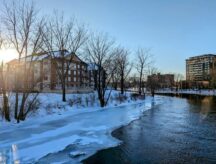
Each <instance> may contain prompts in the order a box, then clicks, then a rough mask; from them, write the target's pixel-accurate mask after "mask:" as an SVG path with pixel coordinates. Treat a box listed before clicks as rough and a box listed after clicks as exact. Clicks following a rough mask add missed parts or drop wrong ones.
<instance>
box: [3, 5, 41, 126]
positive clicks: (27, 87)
mask: <svg viewBox="0 0 216 164" xmlns="http://www.w3.org/2000/svg"><path fill="white" fill-rule="evenodd" d="M37 15H38V11H37V9H36V8H35V5H34V3H32V2H27V1H12V2H11V3H4V11H3V22H4V25H5V29H6V35H7V40H8V42H9V43H10V45H11V46H12V48H14V49H15V50H16V51H17V53H18V56H17V59H18V64H17V66H18V68H17V69H16V70H15V80H14V81H15V82H14V83H15V84H14V85H15V86H14V87H15V110H14V111H15V112H14V117H15V119H17V122H19V121H20V120H25V118H26V116H27V114H28V113H29V112H30V110H31V106H32V105H31V104H34V102H35V100H36V97H37V96H38V94H32V95H31V92H32V89H33V86H34V85H33V82H32V83H30V81H31V80H32V79H31V78H32V76H31V73H32V72H31V71H32V68H33V54H36V53H37V52H38V51H39V50H40V47H41V44H42V26H43V21H42V20H40V19H39V18H38V16H37ZM28 55H31V56H30V57H29V56H28ZM30 95H31V96H30ZM29 97H31V98H29ZM32 97H33V98H32ZM30 99H31V100H30ZM19 103H20V104H19Z"/></svg>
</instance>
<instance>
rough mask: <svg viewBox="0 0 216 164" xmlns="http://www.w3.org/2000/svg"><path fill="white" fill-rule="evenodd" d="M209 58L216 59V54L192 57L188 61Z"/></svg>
mask: <svg viewBox="0 0 216 164" xmlns="http://www.w3.org/2000/svg"><path fill="white" fill-rule="evenodd" d="M206 57H207V58H208V57H216V54H203V55H198V56H192V57H189V58H188V59H186V60H191V59H198V58H206Z"/></svg>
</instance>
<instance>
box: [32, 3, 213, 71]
mask: <svg viewBox="0 0 216 164" xmlns="http://www.w3.org/2000/svg"><path fill="white" fill-rule="evenodd" d="M35 2H36V4H37V6H38V7H39V8H40V9H41V12H43V13H52V11H53V9H58V10H60V11H64V13H65V14H66V15H67V16H68V17H71V16H75V17H76V18H77V19H78V20H79V21H80V22H83V23H86V24H88V25H89V27H90V28H91V29H92V30H97V31H102V32H107V33H108V34H109V35H110V36H112V37H114V38H115V39H116V41H117V42H118V43H120V44H121V45H122V46H125V47H127V48H129V49H130V50H131V52H134V51H135V49H136V48H137V47H144V48H151V52H152V54H154V58H155V65H156V67H157V68H159V70H160V71H162V72H164V73H165V72H180V73H184V72H185V59H186V58H188V57H190V56H194V55H199V54H205V53H216V41H215V38H216V1H215V0H37V1H35ZM133 57H134V54H131V58H133Z"/></svg>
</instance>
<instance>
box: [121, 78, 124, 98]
mask: <svg viewBox="0 0 216 164" xmlns="http://www.w3.org/2000/svg"><path fill="white" fill-rule="evenodd" d="M121 94H124V74H122V76H121Z"/></svg>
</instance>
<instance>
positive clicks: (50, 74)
mask: <svg viewBox="0 0 216 164" xmlns="http://www.w3.org/2000/svg"><path fill="white" fill-rule="evenodd" d="M54 53H55V57H50V55H48V53H40V54H37V55H34V56H28V57H27V58H26V59H24V58H23V59H21V61H20V62H19V61H18V60H17V59H14V60H12V61H10V62H8V63H7V76H8V77H7V80H8V82H7V84H8V88H12V89H13V88H14V87H15V74H17V73H19V74H20V76H19V77H21V78H22V70H23V69H22V68H23V66H24V64H23V63H24V62H25V61H26V62H27V64H29V63H30V62H29V61H32V62H31V64H32V66H31V70H29V71H30V73H29V77H28V79H29V84H30V85H31V84H32V85H33V84H34V85H35V84H36V85H35V86H34V88H36V89H39V90H44V89H48V90H54V89H60V88H61V80H60V78H59V74H58V71H61V69H62V67H61V60H62V58H61V55H60V51H54ZM64 53H65V55H66V60H68V61H70V63H71V64H70V68H69V70H68V76H67V77H66V87H67V88H73V87H84V86H87V85H88V72H87V66H88V65H87V64H86V63H85V62H83V61H82V60H81V59H80V58H79V57H78V56H77V55H76V54H73V53H69V52H68V51H67V50H64ZM71 59H72V60H71ZM24 60H25V61H24ZM16 85H17V84H16ZM19 88H22V84H20V87H19Z"/></svg>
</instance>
